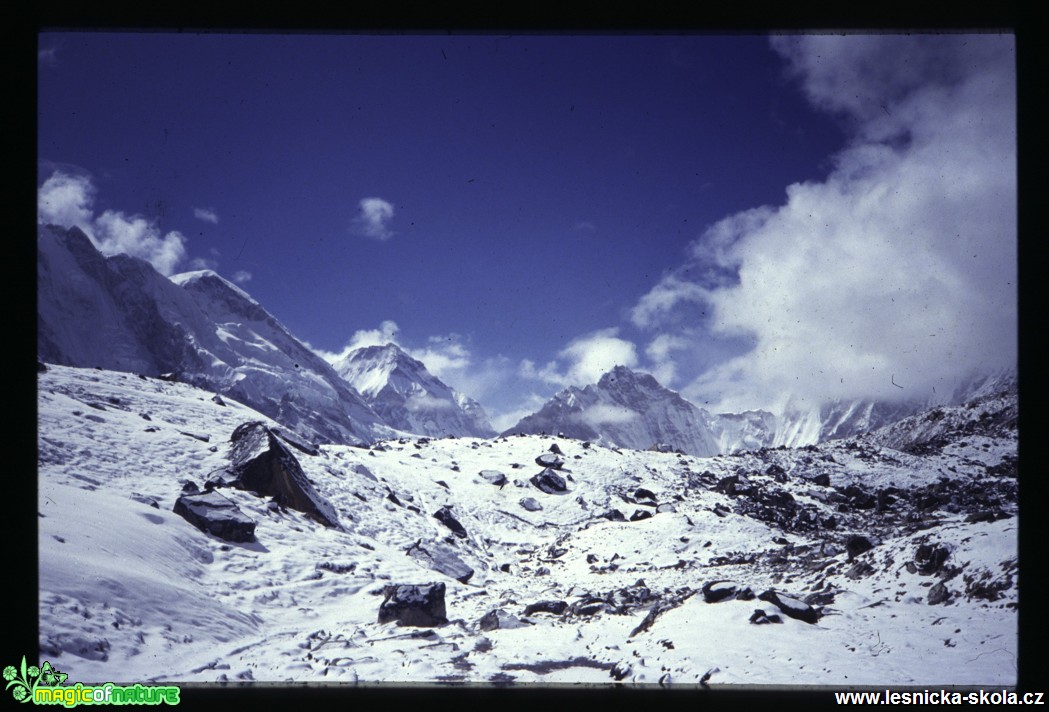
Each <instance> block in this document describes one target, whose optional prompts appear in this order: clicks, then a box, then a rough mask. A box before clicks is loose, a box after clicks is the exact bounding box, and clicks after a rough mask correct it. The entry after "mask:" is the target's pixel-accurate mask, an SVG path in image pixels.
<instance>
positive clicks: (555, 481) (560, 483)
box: [529, 467, 568, 494]
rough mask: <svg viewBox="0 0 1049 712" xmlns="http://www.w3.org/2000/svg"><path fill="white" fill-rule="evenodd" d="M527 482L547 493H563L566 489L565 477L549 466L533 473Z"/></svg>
mask: <svg viewBox="0 0 1049 712" xmlns="http://www.w3.org/2000/svg"><path fill="white" fill-rule="evenodd" d="M529 482H531V483H532V484H533V485H535V486H536V487H538V488H539V489H541V490H542V491H543V492H546V493H547V494H564V493H565V492H567V491H568V483H566V482H565V478H564V477H561V475H559V474H557V473H556V472H554V471H553V470H552V469H550V468H549V467H548V468H546V469H545V470H543V471H542V472H540V473H539V474H538V475H533V476H532V478H531V479H530V480H529Z"/></svg>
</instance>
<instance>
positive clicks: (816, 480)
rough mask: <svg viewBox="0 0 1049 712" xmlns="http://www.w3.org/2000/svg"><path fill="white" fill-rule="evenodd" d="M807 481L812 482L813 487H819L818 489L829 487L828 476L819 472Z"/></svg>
mask: <svg viewBox="0 0 1049 712" xmlns="http://www.w3.org/2000/svg"><path fill="white" fill-rule="evenodd" d="M809 481H810V482H812V484H814V485H819V486H820V487H830V475H828V474H827V473H826V472H821V473H820V474H818V475H816V476H815V477H813V478H812V479H811V480H809Z"/></svg>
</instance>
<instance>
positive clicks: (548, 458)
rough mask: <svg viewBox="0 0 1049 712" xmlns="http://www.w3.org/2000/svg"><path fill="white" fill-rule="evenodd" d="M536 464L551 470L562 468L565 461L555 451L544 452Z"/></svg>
mask: <svg viewBox="0 0 1049 712" xmlns="http://www.w3.org/2000/svg"><path fill="white" fill-rule="evenodd" d="M535 464H537V465H539V466H540V467H542V468H546V469H550V470H560V469H561V468H562V467H564V466H565V461H564V460H562V459H561V458H560V457H558V456H557V455H555V454H553V453H547V452H544V453H543V454H542V455H540V456H539V457H537V458H536V459H535Z"/></svg>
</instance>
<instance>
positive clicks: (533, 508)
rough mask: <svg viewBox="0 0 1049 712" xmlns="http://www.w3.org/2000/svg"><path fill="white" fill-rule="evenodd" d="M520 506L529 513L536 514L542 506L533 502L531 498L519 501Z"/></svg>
mask: <svg viewBox="0 0 1049 712" xmlns="http://www.w3.org/2000/svg"><path fill="white" fill-rule="evenodd" d="M520 504H521V506H522V507H524V508H525V509H527V510H528V511H529V512H538V511H539V510H540V509H542V508H543V505H541V504H539V502H537V501H535V500H534V499H532V498H531V497H525V498H524V499H522V500H521V502H520Z"/></svg>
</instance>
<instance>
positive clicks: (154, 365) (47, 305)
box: [37, 226, 392, 443]
mask: <svg viewBox="0 0 1049 712" xmlns="http://www.w3.org/2000/svg"><path fill="white" fill-rule="evenodd" d="M37 244H38V249H37V252H38V260H37V270H38V289H37V313H38V324H39V328H38V334H39V335H38V341H37V351H38V358H39V359H41V360H42V361H45V362H50V363H58V364H64V365H76V366H98V367H103V368H107V369H113V370H121V371H131V372H136V373H142V374H144V375H150V376H157V375H160V374H163V373H173V374H174V377H175V378H177V379H179V380H182V381H185V382H187V383H193V384H194V385H197V386H200V387H202V388H207V389H209V390H213V391H216V392H218V393H221V394H223V395H228V396H230V397H232V398H235V399H237V400H239V401H241V402H243V403H245V404H248V405H250V406H252V407H253V408H255V409H257V410H258V411H260V412H262V413H264V414H266V415H268V416H270V417H272V418H274V419H275V420H278V421H279V422H281V423H283V424H285V425H286V426H288V427H290V428H292V429H294V430H297V431H299V432H300V434H302V435H304V436H306V437H308V438H311V439H314V440H318V441H322V442H343V443H360V442H369V441H371V440H373V439H375V438H376V437H380V436H385V435H389V434H390V433H391V432H392V431H391V429H390V428H389V427H388V426H386V425H384V424H383V423H382V420H381V418H380V417H379V416H378V415H377V414H376V413H375V412H374V411H373V410H372V409H371V408H370V407H369V406H368V404H367V403H365V402H364V400H363V399H362V398H361V397H360V395H359V394H357V393H356V392H355V391H354V390H353V389H352V387H350V386H349V385H348V384H347V383H346V382H345V381H343V380H342V379H341V378H339V376H338V374H336V373H335V371H334V370H332V368H331V366H329V365H328V364H327V363H326V362H325V361H324V360H323V359H321V358H320V357H319V356H317V355H316V354H314V353H313V352H312V351H311V350H310V349H308V348H307V347H306V346H305V345H304V344H302V343H301V342H300V341H299V340H298V339H296V338H295V337H294V336H292V335H291V333H289V332H288V330H287V329H286V328H285V327H284V326H282V325H281V324H280V322H278V321H277V320H276V319H275V318H274V317H273V316H272V315H270V314H269V313H268V312H266V311H265V309H263V308H262V307H261V306H260V305H259V304H258V303H257V302H255V301H254V300H253V299H252V298H251V297H250V296H248V295H247V294H246V293H245V292H244V291H243V290H241V289H240V288H238V287H236V286H234V285H233V284H231V283H229V282H227V281H226V280H224V279H222V278H221V277H219V276H218V275H217V274H215V273H214V272H211V271H207V270H205V271H200V272H191V273H187V274H183V275H176V276H174V277H172V278H171V279H168V278H166V277H164V276H163V275H161V274H159V273H158V272H156V271H155V270H154V269H153V268H152V267H151V266H150V265H149V264H147V263H146V262H144V261H142V260H138V259H135V258H133V257H128V256H126V255H114V256H111V257H104V256H103V255H102V254H101V253H99V252H98V250H96V249H95V247H94V246H93V245H92V244H91V242H90V240H89V239H88V237H87V236H86V235H85V234H84V233H83V232H82V231H80V230H79V229H77V228H71V229H69V230H63V229H61V228H56V227H53V226H40V227H39V228H38V233H37ZM71 314H75V315H76V318H71V317H70V315H71Z"/></svg>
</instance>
